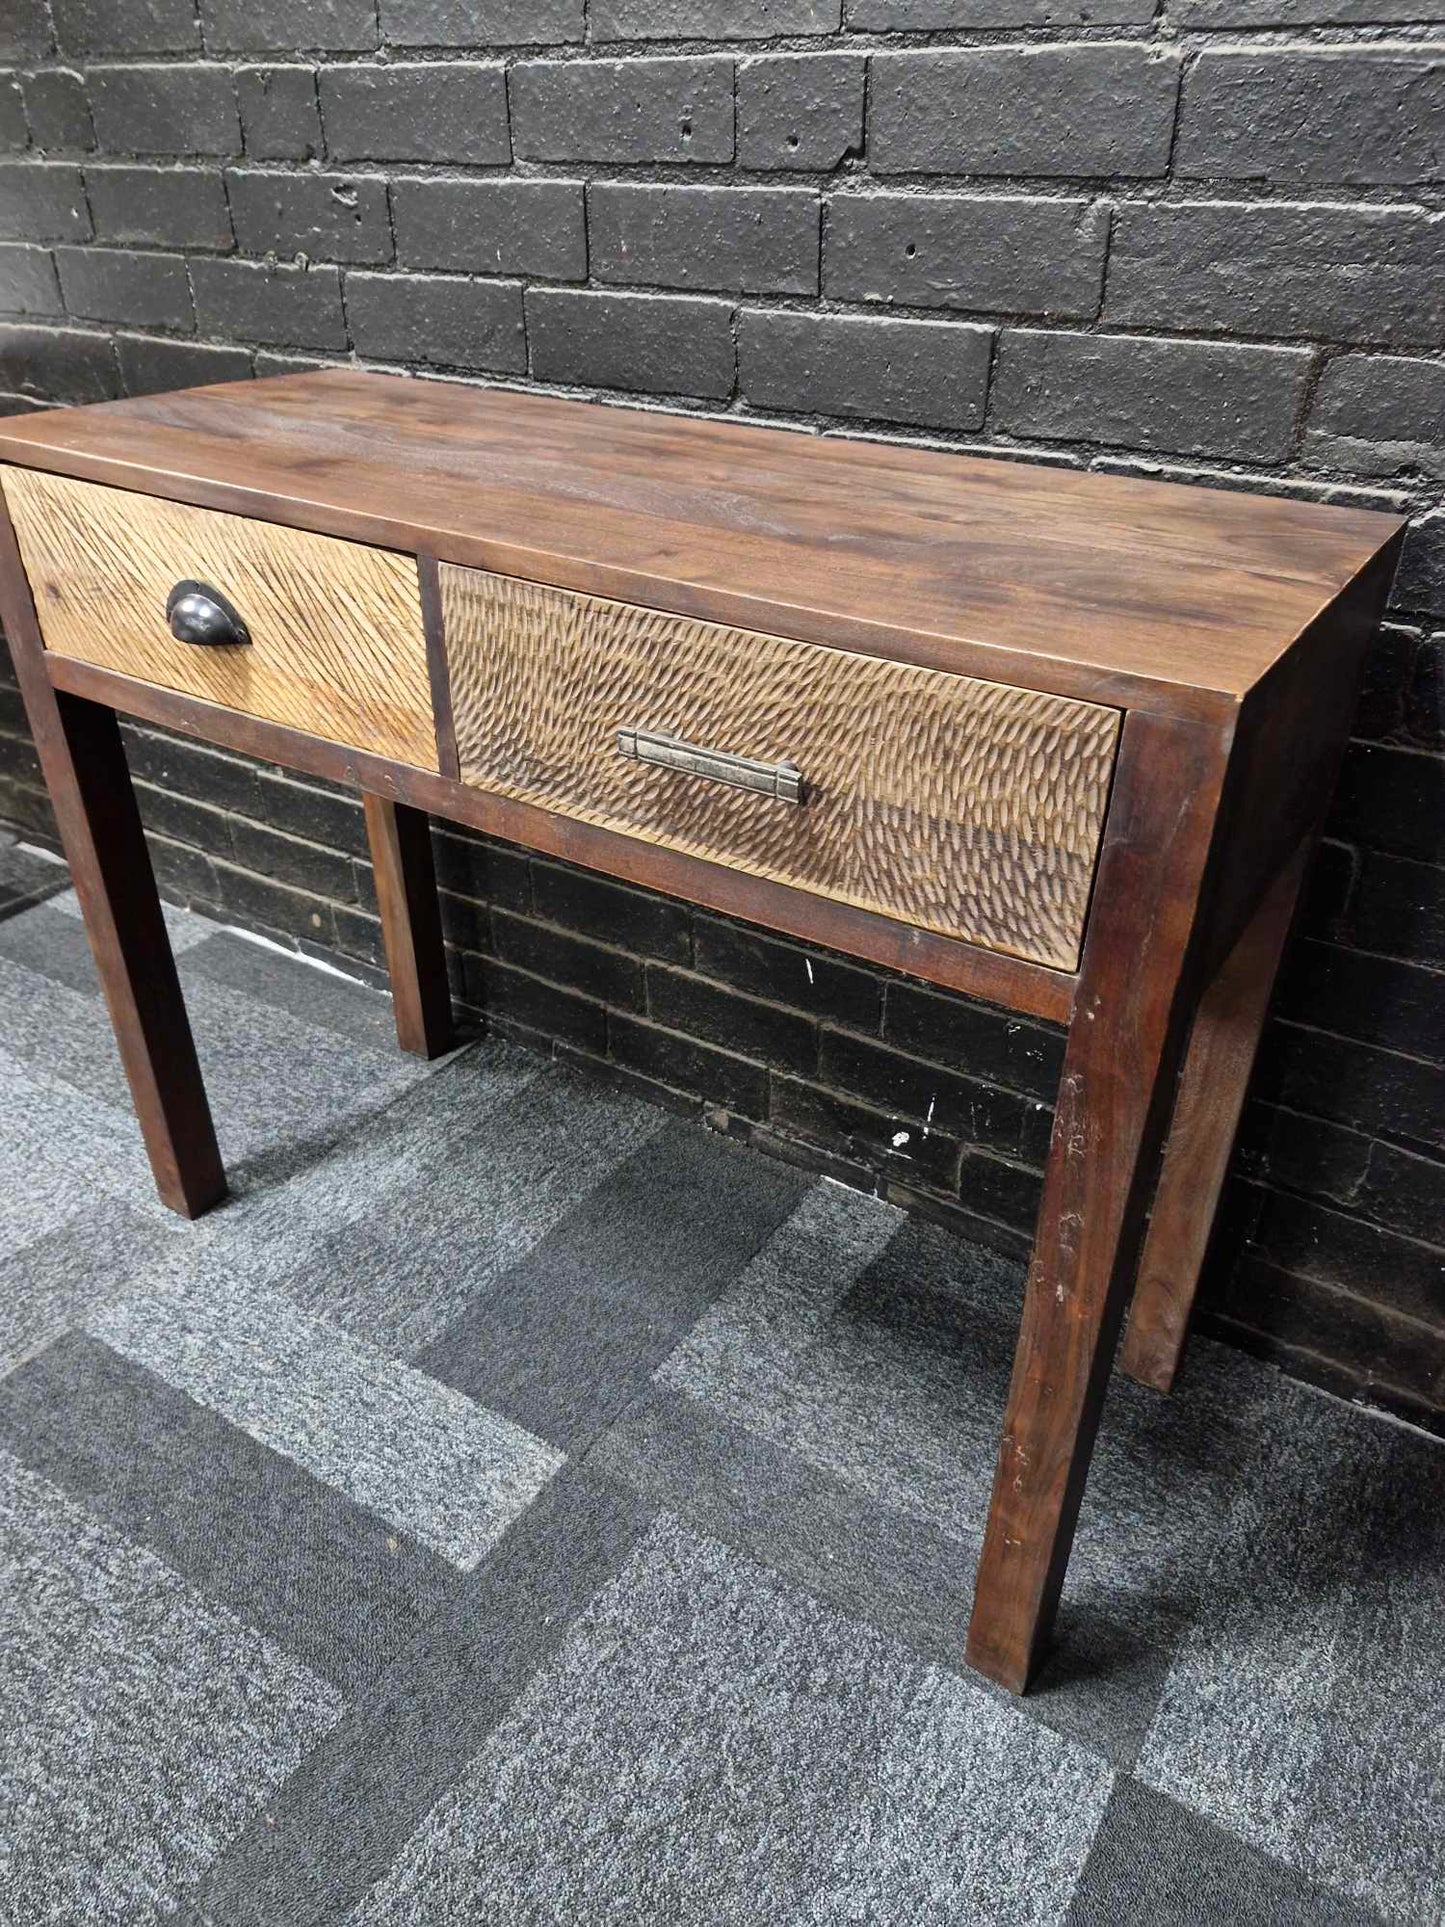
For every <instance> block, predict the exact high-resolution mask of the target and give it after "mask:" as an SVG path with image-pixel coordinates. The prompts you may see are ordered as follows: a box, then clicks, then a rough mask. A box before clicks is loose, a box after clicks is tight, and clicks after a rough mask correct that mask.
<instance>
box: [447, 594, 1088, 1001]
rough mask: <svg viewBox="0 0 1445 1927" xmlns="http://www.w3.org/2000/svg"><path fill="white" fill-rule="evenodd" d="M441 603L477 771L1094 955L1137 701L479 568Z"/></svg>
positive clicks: (877, 900)
mask: <svg viewBox="0 0 1445 1927" xmlns="http://www.w3.org/2000/svg"><path fill="white" fill-rule="evenodd" d="M441 600H442V611H443V625H444V633H445V637H446V653H447V661H448V665H449V668H450V673H451V684H452V706H453V712H454V716H455V721H456V734H457V748H458V753H459V756H460V761H461V774H462V778H463V780H464V781H465V782H468V783H472V784H476V785H478V786H480V787H482V788H485V789H489V790H495V791H498V792H500V793H502V794H504V795H507V796H513V797H518V798H522V799H524V800H525V801H528V802H532V803H536V804H539V805H541V806H542V807H543V808H545V809H548V810H553V811H556V812H558V813H559V814H561V815H564V816H570V817H577V818H580V819H581V820H583V821H585V822H588V823H595V824H600V825H602V826H604V827H605V828H607V829H611V830H617V831H621V832H623V833H624V834H626V835H629V836H633V837H637V838H640V839H642V840H644V841H647V842H651V843H656V844H660V845H664V846H666V847H667V848H669V849H673V850H682V851H686V852H687V853H689V854H690V855H693V856H699V857H705V858H707V859H709V860H710V861H712V862H715V863H722V864H726V865H727V866H728V867H729V868H731V869H735V870H742V871H746V872H749V873H751V874H753V875H755V876H759V877H766V878H769V879H771V880H772V881H774V882H778V883H786V884H792V885H795V886H796V887H798V888H800V889H804V890H808V891H810V892H812V893H813V894H815V895H820V896H825V897H830V898H833V899H835V900H837V901H838V902H841V903H847V904H853V905H856V906H858V907H859V908H862V909H866V910H872V911H876V912H879V913H880V914H882V915H883V916H886V917H892V918H896V919H899V920H900V921H902V922H905V923H908V924H910V925H913V926H915V927H917V928H921V929H925V930H931V931H936V932H939V933H940V934H942V935H944V936H949V937H957V938H961V939H963V940H964V941H965V942H968V943H973V944H980V945H983V946H985V947H987V948H989V949H993V950H1001V951H1007V952H1009V953H1010V954H1011V955H1014V956H1018V957H1024V958H1027V959H1029V960H1031V961H1032V962H1035V963H1040V964H1046V965H1050V966H1052V967H1053V968H1055V969H1059V970H1074V969H1076V968H1077V966H1078V959H1079V947H1080V943H1081V940H1082V937H1083V930H1084V921H1085V917H1086V915H1087V911H1088V903H1089V891H1090V886H1091V883H1092V880H1093V874H1094V864H1095V859H1096V857H1097V854H1098V848H1099V838H1100V834H1101V831H1102V828H1103V820H1104V808H1105V803H1106V800H1107V796H1108V790H1109V779H1110V775H1111V772H1112V770H1113V764H1114V755H1115V750H1116V748H1117V744H1118V735H1119V720H1120V719H1119V713H1118V711H1116V710H1113V709H1107V708H1101V707H1099V706H1098V705H1096V704H1092V703H1081V702H1073V701H1069V700H1066V699H1065V698H1063V697H1060V696H1051V695H1043V694H1040V693H1039V692H1037V691H1035V690H1029V689H1012V688H1005V687H1003V686H1002V685H1000V684H996V683H987V682H978V681H974V680H972V679H970V678H967V677H963V676H952V675H948V674H946V673H945V672H943V671H940V670H933V669H921V668H916V667H914V666H912V665H910V664H907V663H899V662H889V661H882V660H880V659H878V658H876V657H872V656H861V655H852V654H849V653H847V652H845V651H842V650H838V649H829V648H823V647H820V646H818V645H816V644H813V643H806V642H792V641H786V640H784V639H782V638H780V637H777V636H767V635H758V634H753V633H751V632H749V631H746V630H741V629H729V628H722V627H719V626H717V625H716V624H712V623H706V622H697V621H693V620H691V619H689V618H687V617H683V616H676V615H667V614H664V613H661V612H660V611H657V610H652V609H640V608H635V607H633V606H631V605H629V604H626V603H620V602H611V601H605V600H602V599H599V598H597V597H591V596H583V595H576V594H573V593H571V592H570V591H566V590H560V589H553V588H547V587H544V586H542V585H540V584H537V583H532V582H523V581H518V580H515V579H513V578H510V577H506V576H497V575H491V574H488V573H485V572H483V571H481V570H476V569H463V568H457V567H453V566H450V565H444V566H443V567H442V570H441ZM653 758H657V759H659V760H651V759H653ZM677 763H682V764H684V765H687V766H688V767H682V768H679V767H673V766H672V765H674V764H677ZM753 785H756V786H757V787H752V786H753ZM794 799H796V800H794Z"/></svg>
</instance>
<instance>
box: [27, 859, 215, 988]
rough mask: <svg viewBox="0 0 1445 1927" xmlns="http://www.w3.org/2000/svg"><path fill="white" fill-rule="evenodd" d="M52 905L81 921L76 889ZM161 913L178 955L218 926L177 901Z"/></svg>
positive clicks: (57, 897)
mask: <svg viewBox="0 0 1445 1927" xmlns="http://www.w3.org/2000/svg"><path fill="white" fill-rule="evenodd" d="M62 874H63V875H66V874H68V872H62ZM50 907H51V909H53V910H58V911H60V913H61V914H62V915H63V916H67V917H69V918H70V919H71V921H72V922H73V923H79V922H80V902H79V899H78V898H77V897H76V894H75V892H74V890H71V889H66V890H62V891H61V893H60V894H59V895H58V896H55V897H52V898H51V899H50ZM161 915H162V916H163V917H164V918H165V924H166V929H167V931H168V932H169V934H170V939H171V949H172V950H173V951H174V952H175V953H176V955H177V956H181V955H182V954H183V953H184V952H185V951H187V950H190V949H193V948H194V946H195V945H196V944H198V943H204V942H205V941H206V939H207V937H209V936H212V935H213V934H214V933H215V930H216V928H217V926H216V924H215V923H214V922H213V921H212V920H211V919H210V918H209V917H202V916H198V915H197V914H196V912H195V911H194V910H183V909H182V908H181V907H180V905H179V904H175V903H163V904H162V905H161ZM97 988H98V986H97Z"/></svg>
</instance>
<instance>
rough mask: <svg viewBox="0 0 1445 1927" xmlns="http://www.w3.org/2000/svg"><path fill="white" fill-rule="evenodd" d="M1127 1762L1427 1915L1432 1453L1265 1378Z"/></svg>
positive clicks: (1434, 1545) (1434, 1535) (1234, 1827)
mask: <svg viewBox="0 0 1445 1927" xmlns="http://www.w3.org/2000/svg"><path fill="white" fill-rule="evenodd" d="M1273 1433H1274V1435H1273V1440H1272V1449H1271V1452H1270V1454H1269V1458H1268V1461H1267V1464H1266V1466H1265V1467H1264V1468H1263V1470H1262V1472H1261V1475H1260V1476H1258V1477H1256V1478H1253V1479H1251V1481H1250V1482H1249V1484H1248V1486H1247V1488H1246V1489H1245V1490H1244V1491H1242V1492H1241V1493H1240V1495H1239V1497H1238V1499H1237V1502H1236V1504H1235V1506H1234V1508H1233V1511H1232V1514H1231V1516H1230V1519H1229V1524H1228V1528H1227V1530H1226V1532H1225V1534H1224V1536H1223V1539H1222V1541H1221V1543H1220V1546H1219V1550H1218V1553H1217V1555H1216V1558H1215V1562H1214V1568H1213V1575H1212V1577H1213V1585H1212V1588H1211V1598H1210V1609H1209V1611H1208V1612H1206V1613H1201V1614H1200V1615H1199V1616H1198V1618H1197V1620H1196V1622H1195V1624H1194V1625H1193V1627H1192V1628H1191V1631H1190V1634H1189V1638H1188V1641H1187V1643H1186V1645H1185V1647H1184V1649H1183V1651H1182V1653H1181V1655H1180V1657H1179V1660H1178V1661H1177V1663H1176V1665H1175V1667H1174V1669H1173V1671H1172V1672H1171V1674H1170V1677H1169V1680H1168V1683H1167V1685H1166V1687H1165V1691H1164V1695H1163V1698H1162V1701H1161V1703H1160V1706H1159V1710H1158V1713H1157V1715H1156V1717H1155V1721H1154V1725H1153V1728H1152V1730H1151V1731H1150V1734H1149V1737H1148V1740H1147V1742H1146V1744H1145V1747H1144V1750H1143V1753H1142V1755H1141V1758H1140V1763H1139V1772H1140V1777H1141V1778H1142V1779H1144V1780H1145V1781H1146V1782H1147V1783H1148V1784H1150V1785H1151V1786H1154V1787H1156V1788H1158V1789H1159V1790H1161V1791H1162V1792H1165V1793H1169V1794H1172V1795H1173V1796H1174V1797H1175V1798H1176V1799H1178V1800H1180V1801H1182V1802H1184V1803H1185V1804H1186V1805H1188V1806H1190V1807H1192V1808H1193V1809H1195V1810H1196V1811H1197V1812H1199V1813H1202V1814H1204V1815H1205V1816H1207V1817H1208V1818H1210V1819H1212V1820H1214V1821H1216V1822H1217V1823H1218V1824H1219V1825H1220V1826H1222V1827H1225V1828H1227V1829H1228V1830H1229V1831H1230V1832H1231V1833H1234V1834H1237V1835H1239V1836H1240V1837H1241V1838H1243V1839H1246V1840H1248V1841H1250V1842H1251V1843H1252V1844H1253V1845H1255V1846H1257V1847H1259V1848H1260V1849H1262V1850H1264V1851H1266V1852H1268V1853H1271V1854H1273V1855H1274V1856H1275V1857H1276V1858H1278V1859H1281V1860H1284V1861H1286V1862H1288V1863H1289V1864H1290V1865H1292V1866H1295V1867H1298V1868H1299V1869H1301V1871H1303V1872H1304V1873H1306V1874H1307V1875H1309V1876H1310V1877H1311V1878H1313V1879H1316V1880H1318V1881H1320V1882H1322V1883H1324V1884H1327V1885H1328V1886H1330V1887H1331V1888H1333V1889H1336V1890H1338V1891H1340V1892H1343V1893H1347V1894H1351V1895H1353V1896H1354V1897H1356V1898H1357V1899H1359V1900H1360V1901H1362V1902H1364V1903H1366V1904H1368V1905H1371V1906H1374V1907H1377V1908H1379V1909H1380V1910H1382V1911H1384V1912H1386V1913H1387V1914H1389V1916H1390V1917H1391V1918H1393V1919H1397V1920H1404V1921H1419V1922H1438V1921H1439V1920H1440V1919H1441V1918H1442V1917H1445V1453H1442V1452H1441V1450H1440V1447H1439V1445H1438V1443H1437V1442H1436V1441H1433V1440H1429V1439H1425V1438H1423V1437H1421V1436H1418V1435H1414V1434H1411V1433H1410V1432H1408V1431H1406V1430H1404V1429H1403V1428H1398V1427H1392V1426H1387V1425H1382V1424H1381V1423H1380V1422H1379V1421H1378V1420H1375V1419H1372V1418H1369V1417H1367V1416H1365V1415H1364V1414H1356V1413H1351V1412H1348V1411H1345V1410H1342V1409H1341V1408H1340V1407H1339V1406H1338V1405H1337V1404H1336V1403H1335V1402H1333V1401H1330V1400H1326V1399H1324V1398H1322V1397H1320V1396H1319V1395H1316V1394H1311V1393H1309V1392H1307V1391H1305V1390H1303V1389H1302V1388H1298V1387H1290V1386H1288V1385H1281V1387H1280V1394H1279V1404H1278V1407H1277V1410H1276V1413H1275V1424H1274V1428H1273Z"/></svg>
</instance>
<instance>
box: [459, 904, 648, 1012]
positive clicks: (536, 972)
mask: <svg viewBox="0 0 1445 1927" xmlns="http://www.w3.org/2000/svg"><path fill="white" fill-rule="evenodd" d="M492 941H493V944H494V945H495V947H496V954H497V955H498V957H500V958H501V960H502V961H503V963H509V964H515V965H516V966H517V968H518V969H521V970H528V971H530V972H531V973H532V975H533V976H535V977H546V978H547V979H548V980H549V981H550V982H552V983H560V984H566V985H567V986H568V988H569V989H572V990H578V991H581V992H582V993H583V994H584V995H585V996H588V997H595V998H597V999H598V1000H599V1001H600V1002H602V1003H604V1004H611V1005H613V1006H614V1007H615V1008H618V1009H621V1010H631V1011H639V1012H640V1011H642V1010H644V1009H645V1007H646V992H645V990H644V988H643V981H642V965H641V964H640V963H639V962H638V960H637V959H636V957H629V956H628V955H627V953H626V952H625V951H623V950H613V949H610V948H609V947H608V946H607V945H605V944H600V943H593V942H592V941H590V939H588V938H585V937H576V936H573V935H572V934H571V932H570V931H566V930H557V929H553V928H551V927H549V926H548V925H547V924H543V923H534V922H532V921H531V919H529V918H527V917H511V916H508V915H507V914H506V912H505V911H502V910H494V911H493V913H492Z"/></svg>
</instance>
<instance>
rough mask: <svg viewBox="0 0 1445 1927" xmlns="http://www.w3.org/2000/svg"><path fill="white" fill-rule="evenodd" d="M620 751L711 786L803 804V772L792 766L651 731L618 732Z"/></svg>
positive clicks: (628, 730) (627, 730) (624, 730)
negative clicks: (711, 747)
mask: <svg viewBox="0 0 1445 1927" xmlns="http://www.w3.org/2000/svg"><path fill="white" fill-rule="evenodd" d="M617 747H618V749H619V751H620V752H621V754H622V755H624V756H631V757H635V758H636V760H637V761H638V762H639V763H655V764H657V766H658V767H659V768H660V769H675V770H680V771H681V772H682V774H683V775H684V776H701V777H702V778H703V779H704V780H705V781H706V782H709V783H731V785H732V786H733V788H734V789H739V790H757V791H759V792H760V793H761V794H762V795H763V796H772V797H776V798H777V800H778V802H780V803H801V802H802V800H803V772H802V771H801V770H800V769H796V768H794V766H793V765H792V764H791V763H759V762H755V761H754V759H753V758H752V757H751V756H730V755H728V754H727V752H726V751H725V750H720V749H699V748H697V746H696V745H695V744H693V743H684V742H682V741H681V740H680V739H679V738H678V737H676V736H661V735H658V734H657V732H656V731H654V730H650V729H619V730H618V732H617Z"/></svg>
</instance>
